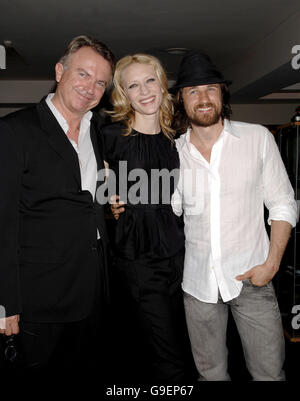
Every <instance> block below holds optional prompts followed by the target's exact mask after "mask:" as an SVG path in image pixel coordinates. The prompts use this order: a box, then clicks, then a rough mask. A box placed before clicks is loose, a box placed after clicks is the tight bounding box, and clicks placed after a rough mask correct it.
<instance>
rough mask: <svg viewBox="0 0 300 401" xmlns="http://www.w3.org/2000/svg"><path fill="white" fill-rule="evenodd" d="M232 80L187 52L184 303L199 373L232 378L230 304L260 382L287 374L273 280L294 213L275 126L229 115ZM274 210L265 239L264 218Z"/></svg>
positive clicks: (177, 204)
mask: <svg viewBox="0 0 300 401" xmlns="http://www.w3.org/2000/svg"><path fill="white" fill-rule="evenodd" d="M228 84H229V82H228V81H226V80H225V79H224V77H223V75H222V74H221V73H220V72H219V71H218V70H217V68H216V67H215V66H214V65H213V64H212V62H211V60H210V58H209V57H208V56H206V55H205V54H201V53H191V54H189V55H187V56H186V57H185V58H184V59H183V61H182V63H181V65H180V70H179V76H178V80H177V83H176V85H175V87H174V88H173V91H174V92H175V94H176V105H177V111H176V114H175V128H176V129H177V130H178V132H184V135H182V136H180V138H179V139H178V140H177V144H176V145H177V149H178V151H179V154H180V165H181V166H180V169H181V174H180V180H179V185H178V188H177V191H176V192H175V194H174V198H173V209H174V212H175V213H176V214H178V215H180V214H181V213H182V212H183V214H184V222H185V235H186V257H185V267H184V279H183V290H184V302H185V310H186V318H187V324H188V329H189V335H190V340H191V345H192V351H193V355H194V359H195V363H196V366H197V369H198V371H199V375H200V380H230V377H229V375H228V372H227V348H226V328H227V316H228V307H230V309H231V311H232V314H233V317H234V319H235V322H236V325H237V328H238V331H239V335H240V337H241V341H242V345H243V349H244V354H245V359H246V363H247V367H248V370H249V372H250V373H251V375H252V377H253V379H254V380H284V378H285V375H284V372H283V370H282V365H283V361H284V338H283V333H282V325H281V317H280V312H279V309H278V304H277V300H276V296H275V293H274V289H273V286H272V283H271V280H272V278H273V277H274V275H275V274H276V272H277V271H278V269H279V265H280V262H281V258H282V255H283V252H284V250H285V247H286V244H287V241H288V238H289V235H290V231H291V228H292V226H295V224H296V218H297V212H296V210H297V209H296V202H295V200H294V193H293V189H292V187H291V185H290V182H289V179H288V176H287V173H286V170H285V167H284V165H283V163H282V160H281V157H280V154H279V151H278V148H277V145H276V143H275V141H274V138H273V136H272V134H271V133H270V132H269V131H268V130H267V129H266V128H264V127H263V126H260V125H253V124H246V123H241V122H236V121H230V115H231V108H230V104H229V89H228ZM264 204H265V205H266V207H267V208H268V209H269V219H268V223H269V224H271V239H270V241H269V238H268V235H267V232H266V229H265V225H264Z"/></svg>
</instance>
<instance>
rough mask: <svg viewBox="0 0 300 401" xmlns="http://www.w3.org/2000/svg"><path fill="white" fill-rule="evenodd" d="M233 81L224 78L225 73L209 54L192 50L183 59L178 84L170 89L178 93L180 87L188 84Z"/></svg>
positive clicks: (196, 84) (228, 82) (229, 82)
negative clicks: (218, 67)
mask: <svg viewBox="0 0 300 401" xmlns="http://www.w3.org/2000/svg"><path fill="white" fill-rule="evenodd" d="M222 82H225V83H227V84H228V85H230V84H231V81H228V80H226V79H225V78H224V76H223V74H222V73H221V72H220V71H219V70H218V69H217V67H216V66H215V65H214V64H213V63H212V61H211V59H210V57H209V56H208V55H207V54H204V53H200V52H192V53H189V54H187V55H186V56H185V57H183V59H182V60H181V63H180V66H179V72H178V78H177V81H176V84H175V85H174V86H173V87H172V88H171V89H170V91H171V92H173V93H176V92H177V91H178V89H180V88H184V87H186V86H198V85H209V84H217V83H222Z"/></svg>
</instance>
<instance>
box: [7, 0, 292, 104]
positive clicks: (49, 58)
mask: <svg viewBox="0 0 300 401" xmlns="http://www.w3.org/2000/svg"><path fill="white" fill-rule="evenodd" d="M299 11H300V6H299V0H251V1H250V0H249V1H241V0H226V1H222V0H209V1H208V0H206V1H203V0H182V1H178V0H160V1H159V0H85V1H84V2H83V1H80V2H79V1H76V0H61V1H60V2H54V1H53V0H39V1H37V0H26V1H24V0H1V3H0V44H2V43H3V41H4V40H10V41H12V43H13V49H11V50H8V51H7V68H6V70H0V81H1V80H33V79H35V80H51V79H53V67H54V64H55V62H56V61H57V60H58V58H59V57H60V55H61V54H62V52H63V51H64V48H65V47H66V45H67V44H68V42H69V41H70V39H72V37H74V36H77V35H80V34H88V35H92V36H95V37H97V38H99V39H100V40H102V41H103V42H105V43H106V44H107V45H108V46H109V47H110V48H111V49H112V50H113V52H114V53H115V55H116V57H117V58H119V57H121V56H124V55H125V54H129V53H135V52H148V53H151V54H154V55H156V56H157V57H159V58H160V59H161V61H162V62H163V64H164V65H165V67H166V69H167V72H168V76H169V79H170V80H174V79H175V77H176V73H177V69H178V64H179V62H180V59H181V56H179V55H171V54H168V53H167V52H166V51H165V49H167V48H170V47H185V48H188V49H199V50H201V51H204V52H206V53H208V54H209V55H210V56H211V57H212V59H213V60H214V61H215V63H216V64H217V65H218V66H219V67H220V68H221V69H222V70H223V71H224V73H225V75H226V77H227V78H228V79H231V80H233V85H232V93H233V95H234V96H233V100H234V101H236V102H240V103H243V102H259V101H261V100H259V99H260V98H261V97H263V96H267V95H269V94H270V93H272V92H274V91H275V92H278V91H279V90H280V89H281V88H283V87H287V86H290V85H294V84H296V83H297V82H299V81H300V78H299V75H300V70H298V71H296V70H293V69H292V67H291V58H292V54H291V49H292V47H293V46H294V45H297V44H299V45H300V29H299V27H300V13H299ZM294 90H295V91H296V93H299V87H297V88H296V89H294ZM299 98H300V95H299ZM296 100H297V98H296ZM296 100H294V101H296Z"/></svg>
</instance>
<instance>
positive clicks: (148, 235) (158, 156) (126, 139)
mask: <svg viewBox="0 0 300 401" xmlns="http://www.w3.org/2000/svg"><path fill="white" fill-rule="evenodd" d="M124 128H125V127H124V125H122V124H120V123H115V124H111V125H108V126H106V127H104V128H103V129H102V135H101V138H102V142H103V150H104V159H105V160H106V161H107V162H108V164H109V169H110V170H112V171H113V172H114V174H115V177H116V194H119V195H120V198H121V200H124V197H127V199H125V202H126V205H125V212H124V213H122V214H121V215H120V218H119V220H118V222H117V224H116V233H115V248H116V252H117V254H118V256H119V257H122V258H125V259H128V260H136V259H140V258H142V259H143V258H146V259H149V258H150V259H151V258H154V259H156V258H168V257H170V256H173V255H175V254H176V253H177V252H178V251H179V250H181V249H182V247H183V246H184V233H183V227H182V221H181V219H180V218H178V217H177V216H176V215H175V214H174V213H173V211H172V207H171V205H170V201H171V196H172V194H173V192H174V189H175V186H176V184H177V180H178V176H179V156H178V152H177V149H176V146H175V144H174V143H173V144H172V143H171V141H170V140H169V139H168V138H167V137H166V136H165V135H164V134H163V133H162V132H160V133H159V134H155V135H148V134H142V133H140V132H137V131H133V133H132V134H133V135H129V136H124V135H123V134H124ZM119 162H121V164H120V163H119ZM124 162H127V163H124ZM136 169H137V170H136ZM162 170H163V171H162ZM169 172H172V174H171V175H170V174H168V173H169ZM159 173H160V174H159ZM161 175H163V176H164V178H162V177H161ZM141 177H142V178H141ZM170 177H171V178H170ZM109 180H110V181H109V183H110V184H111V183H114V181H111V180H113V177H112V174H111V173H110V177H109ZM113 192H114V191H113Z"/></svg>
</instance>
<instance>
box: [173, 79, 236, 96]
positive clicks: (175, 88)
mask: <svg viewBox="0 0 300 401" xmlns="http://www.w3.org/2000/svg"><path fill="white" fill-rule="evenodd" d="M221 83H225V84H227V85H231V84H232V81H230V80H227V79H221V78H216V77H213V78H207V77H206V78H204V79H194V80H191V81H186V82H181V83H176V84H175V85H174V86H172V87H171V88H170V89H169V92H170V93H173V94H174V93H177V91H178V90H179V89H182V88H186V87H189V86H201V85H210V84H221Z"/></svg>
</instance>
